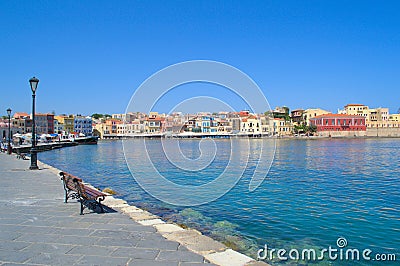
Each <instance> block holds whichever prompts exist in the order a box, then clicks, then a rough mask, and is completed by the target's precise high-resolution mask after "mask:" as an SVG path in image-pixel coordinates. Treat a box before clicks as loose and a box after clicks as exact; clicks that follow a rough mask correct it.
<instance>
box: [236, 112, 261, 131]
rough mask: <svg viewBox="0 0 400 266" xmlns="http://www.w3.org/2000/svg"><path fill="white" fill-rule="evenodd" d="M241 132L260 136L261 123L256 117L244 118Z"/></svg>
mask: <svg viewBox="0 0 400 266" xmlns="http://www.w3.org/2000/svg"><path fill="white" fill-rule="evenodd" d="M240 131H241V132H242V133H251V134H260V133H261V122H260V120H259V119H258V118H257V117H256V116H254V115H249V116H247V117H242V125H241V127H240Z"/></svg>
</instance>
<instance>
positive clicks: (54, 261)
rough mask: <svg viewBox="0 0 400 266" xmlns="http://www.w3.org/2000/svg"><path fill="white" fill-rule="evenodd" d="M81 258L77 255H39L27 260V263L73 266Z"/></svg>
mask: <svg viewBox="0 0 400 266" xmlns="http://www.w3.org/2000/svg"><path fill="white" fill-rule="evenodd" d="M81 257H82V256H80V255H78V256H76V255H65V254H58V253H40V254H38V255H36V256H34V257H33V258H31V259H29V260H28V261H27V262H28V263H33V264H45V265H73V264H74V263H76V262H77V261H78V260H79V259H80V258H81Z"/></svg>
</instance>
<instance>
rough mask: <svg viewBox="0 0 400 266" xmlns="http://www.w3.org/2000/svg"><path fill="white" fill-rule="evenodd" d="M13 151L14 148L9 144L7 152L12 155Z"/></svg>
mask: <svg viewBox="0 0 400 266" xmlns="http://www.w3.org/2000/svg"><path fill="white" fill-rule="evenodd" d="M11 153H12V148H11V146H10V145H8V147H7V154H9V155H11Z"/></svg>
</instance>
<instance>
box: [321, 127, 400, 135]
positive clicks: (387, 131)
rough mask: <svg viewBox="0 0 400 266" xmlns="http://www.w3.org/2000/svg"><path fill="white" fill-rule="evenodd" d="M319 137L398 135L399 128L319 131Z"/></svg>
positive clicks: (399, 132)
mask: <svg viewBox="0 0 400 266" xmlns="http://www.w3.org/2000/svg"><path fill="white" fill-rule="evenodd" d="M317 135H318V136H319V137H400V128H367V130H366V131H320V132H318V133H317Z"/></svg>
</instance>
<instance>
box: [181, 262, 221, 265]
mask: <svg viewBox="0 0 400 266" xmlns="http://www.w3.org/2000/svg"><path fill="white" fill-rule="evenodd" d="M201 265H207V266H214V265H215V266H216V264H212V263H207V262H181V263H180V264H179V266H201Z"/></svg>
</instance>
